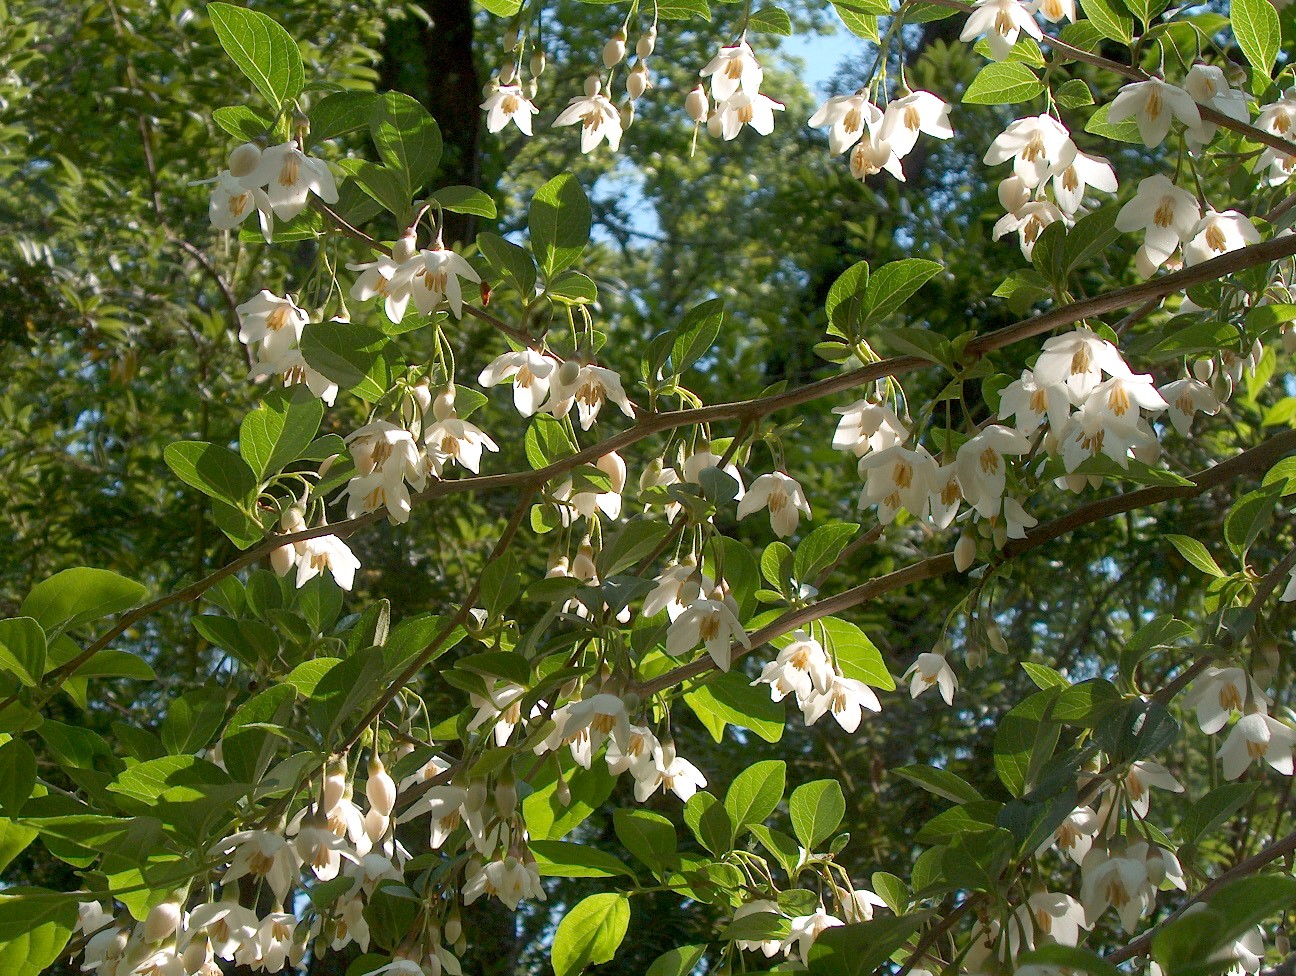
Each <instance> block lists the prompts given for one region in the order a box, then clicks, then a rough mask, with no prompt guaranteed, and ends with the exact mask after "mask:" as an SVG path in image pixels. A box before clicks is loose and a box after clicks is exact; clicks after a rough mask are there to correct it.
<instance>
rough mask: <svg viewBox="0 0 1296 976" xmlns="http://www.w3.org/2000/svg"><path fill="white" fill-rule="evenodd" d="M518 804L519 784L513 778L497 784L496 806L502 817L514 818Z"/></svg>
mask: <svg viewBox="0 0 1296 976" xmlns="http://www.w3.org/2000/svg"><path fill="white" fill-rule="evenodd" d="M517 804H518V793H517V784H516V783H515V782H514V781H513V778H512V777H509V778H508V779H502V780H500V781H499V782H498V783H496V784H495V806H496V807H497V808H498V809H499V812H500V816H502V817H511V816H513V814H514V813H515V812H516V811H517Z"/></svg>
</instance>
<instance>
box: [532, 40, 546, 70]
mask: <svg viewBox="0 0 1296 976" xmlns="http://www.w3.org/2000/svg"><path fill="white" fill-rule="evenodd" d="M544 70H545V53H544V48H542V47H538V48H536V49H535V50H534V51H532V52H531V74H533V75H535V76H536V77H537V78H539V77H540V76H541V75H542V74H544Z"/></svg>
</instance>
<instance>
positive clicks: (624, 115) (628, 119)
mask: <svg viewBox="0 0 1296 976" xmlns="http://www.w3.org/2000/svg"><path fill="white" fill-rule="evenodd" d="M633 123H634V101H633V100H632V99H626V100H625V101H624V102H622V103H621V128H623V129H628V128H630V126H631V125H632V124H633Z"/></svg>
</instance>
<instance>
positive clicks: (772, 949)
mask: <svg viewBox="0 0 1296 976" xmlns="http://www.w3.org/2000/svg"><path fill="white" fill-rule="evenodd" d="M782 914H783V913H782V911H781V910H780V909H779V906H778V902H776V901H771V900H770V899H768V898H758V899H756V900H755V901H749V902H744V903H743V904H741V905H739V906H738V908H737V909H735V910H734V913H733V920H734V921H735V922H737V921H738V920H739V919H743V918H747V917H749V916H751V915H780V916H781V915H782ZM734 945H736V946H737V947H738V948H739V949H745V950H747V951H748V952H757V951H759V952H760V953H761V954H762V955H764V956H765V958H766V959H772V958H773V957H774V956H776V955H778V954H779V952H780V951H781V950H782V948H783V943H782V941H781V940H779V939H766V940H764V941H761V940H760V939H735V940H734Z"/></svg>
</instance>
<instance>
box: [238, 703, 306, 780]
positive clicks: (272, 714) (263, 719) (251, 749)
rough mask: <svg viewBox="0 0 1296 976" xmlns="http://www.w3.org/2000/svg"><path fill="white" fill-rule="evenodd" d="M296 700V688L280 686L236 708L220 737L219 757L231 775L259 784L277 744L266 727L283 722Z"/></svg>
mask: <svg viewBox="0 0 1296 976" xmlns="http://www.w3.org/2000/svg"><path fill="white" fill-rule="evenodd" d="M312 690H313V689H312ZM296 700H297V689H296V688H294V687H293V686H292V685H291V684H282V685H275V686H274V687H272V688H267V689H266V690H265V691H263V692H261V693H260V694H258V695H256V696H254V697H252V698H250V699H248V700H247V701H245V702H244V703H243V704H242V705H240V706H239V708H238V710H237V711H236V712H235V713H234V715H233V717H232V718H231V719H230V721H229V725H227V726H226V727H225V731H224V732H223V733H222V735H221V757H222V758H223V759H224V761H225V768H226V769H228V770H229V772H230V775H231V776H233V777H234V778H235V779H237V780H238V781H239V782H243V783H256V782H259V781H260V779H261V777H262V776H263V775H264V774H265V771H266V768H267V767H268V766H269V764H270V759H271V758H272V757H273V756H274V752H275V747H276V744H277V743H276V740H275V738H274V736H273V733H272V732H271V731H270V729H269V728H268V726H273V725H277V724H281V723H283V722H286V721H287V720H288V716H289V715H290V714H291V713H292V706H293V703H294V702H295V701H296Z"/></svg>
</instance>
